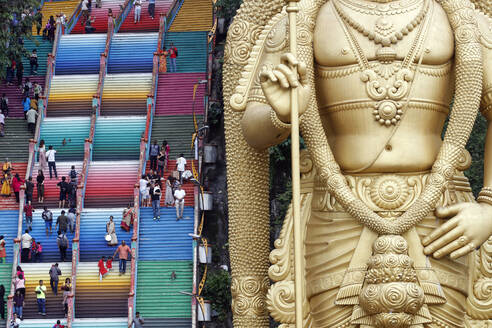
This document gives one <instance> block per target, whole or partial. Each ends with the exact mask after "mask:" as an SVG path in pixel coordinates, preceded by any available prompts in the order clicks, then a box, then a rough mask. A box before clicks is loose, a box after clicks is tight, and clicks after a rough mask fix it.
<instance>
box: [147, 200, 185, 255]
mask: <svg viewBox="0 0 492 328" xmlns="http://www.w3.org/2000/svg"><path fill="white" fill-rule="evenodd" d="M185 205H186V207H185V210H184V214H183V217H184V219H183V220H179V221H176V209H175V208H174V207H165V208H161V220H160V221H154V220H153V215H152V208H150V207H144V208H141V211H140V240H139V245H138V247H139V253H138V259H139V260H140V261H157V260H161V261H177V260H190V261H191V260H192V259H193V246H192V245H193V239H192V238H191V237H190V236H188V234H189V233H193V222H194V218H193V207H189V206H193V205H194V204H185Z"/></svg>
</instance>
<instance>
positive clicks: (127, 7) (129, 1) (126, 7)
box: [114, 0, 135, 33]
mask: <svg viewBox="0 0 492 328" xmlns="http://www.w3.org/2000/svg"><path fill="white" fill-rule="evenodd" d="M134 1H135V0H126V1H125V3H124V4H123V8H122V10H120V12H119V13H118V16H117V17H116V19H115V24H114V25H115V28H114V31H115V33H117V32H118V31H119V30H120V27H121V24H123V22H124V21H125V19H126V16H128V14H129V13H130V11H131V10H132V7H133V3H134Z"/></svg>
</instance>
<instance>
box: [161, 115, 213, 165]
mask: <svg viewBox="0 0 492 328" xmlns="http://www.w3.org/2000/svg"><path fill="white" fill-rule="evenodd" d="M196 119H197V122H200V121H202V120H203V116H202V115H197V117H196ZM194 131H195V127H194V125H193V116H192V115H171V116H154V120H153V122H152V136H151V140H154V139H157V143H158V144H159V145H162V141H163V140H167V142H168V144H169V146H170V147H171V151H170V153H169V154H170V155H169V156H170V157H169V158H170V159H176V158H178V156H179V154H181V153H183V154H184V157H185V158H195V152H194V150H192V148H191V139H192V136H193V133H194Z"/></svg>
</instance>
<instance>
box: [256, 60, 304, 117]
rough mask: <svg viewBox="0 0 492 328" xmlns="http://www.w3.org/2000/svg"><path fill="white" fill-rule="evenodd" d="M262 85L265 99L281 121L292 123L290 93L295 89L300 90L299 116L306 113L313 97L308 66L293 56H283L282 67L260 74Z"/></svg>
mask: <svg viewBox="0 0 492 328" xmlns="http://www.w3.org/2000/svg"><path fill="white" fill-rule="evenodd" d="M260 83H261V88H262V89H263V93H264V94H265V97H266V98H267V100H268V102H269V103H270V106H272V108H273V110H274V111H275V112H276V113H277V116H278V118H279V119H280V120H281V121H283V122H285V123H289V122H290V112H291V104H290V93H291V90H292V89H294V88H297V89H298V97H299V116H300V115H302V114H303V113H304V112H305V111H306V109H307V105H308V102H309V97H310V96H311V86H310V85H309V82H308V78H307V69H306V64H305V63H303V62H299V61H298V60H297V59H296V58H295V56H294V55H293V54H291V53H286V54H284V55H282V57H281V62H280V65H277V66H276V67H274V68H273V69H271V68H265V69H264V70H263V71H262V72H261V73H260Z"/></svg>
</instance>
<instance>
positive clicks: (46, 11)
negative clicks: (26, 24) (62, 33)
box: [32, 0, 80, 35]
mask: <svg viewBox="0 0 492 328" xmlns="http://www.w3.org/2000/svg"><path fill="white" fill-rule="evenodd" d="M79 3H80V0H68V1H49V2H48V1H46V2H44V4H43V8H41V13H42V14H43V24H42V25H41V31H42V30H43V29H44V27H45V25H46V23H47V22H48V20H49V19H50V16H53V18H55V20H56V16H57V15H60V14H65V15H66V16H67V22H68V21H69V20H70V18H71V17H72V14H73V13H74V11H75V8H77V6H78V5H79ZM32 34H33V35H35V34H37V29H36V24H33V27H32Z"/></svg>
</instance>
